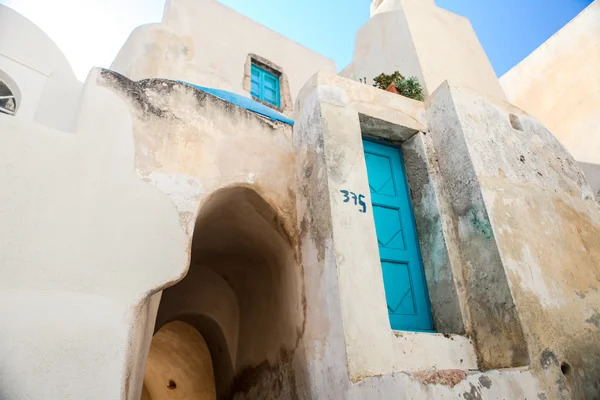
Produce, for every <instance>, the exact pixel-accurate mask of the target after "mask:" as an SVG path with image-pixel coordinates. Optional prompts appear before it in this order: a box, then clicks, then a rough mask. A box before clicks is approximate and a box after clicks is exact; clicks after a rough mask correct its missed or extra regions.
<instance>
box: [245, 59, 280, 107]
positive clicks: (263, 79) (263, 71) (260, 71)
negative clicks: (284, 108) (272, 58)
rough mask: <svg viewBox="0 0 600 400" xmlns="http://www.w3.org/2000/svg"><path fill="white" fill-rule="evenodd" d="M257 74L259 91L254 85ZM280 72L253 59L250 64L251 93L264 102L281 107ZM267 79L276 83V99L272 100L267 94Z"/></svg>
mask: <svg viewBox="0 0 600 400" xmlns="http://www.w3.org/2000/svg"><path fill="white" fill-rule="evenodd" d="M255 73H256V75H258V76H259V82H258V84H259V90H258V92H257V91H255V90H253V86H254V84H255V81H254V77H255ZM280 77H281V75H280V74H277V73H276V72H275V71H272V70H270V69H269V68H265V66H263V65H261V64H259V63H257V62H255V61H254V60H252V63H251V65H250V95H251V96H252V97H253V98H254V99H256V100H260V101H261V102H263V103H267V104H269V105H271V106H273V107H276V108H277V109H281V83H280ZM267 80H271V81H272V82H273V84H274V86H275V87H274V89H273V91H274V92H275V100H274V101H271V100H269V99H267V98H266V96H265V86H266V83H267Z"/></svg>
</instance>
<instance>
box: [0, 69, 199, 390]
mask: <svg viewBox="0 0 600 400" xmlns="http://www.w3.org/2000/svg"><path fill="white" fill-rule="evenodd" d="M96 77H97V73H96V72H92V73H91V74H90V77H89V78H88V81H87V82H86V87H85V89H84V91H83V95H82V102H81V104H80V114H79V115H78V119H77V124H76V129H75V134H72V133H69V132H64V131H58V130H54V129H51V128H48V127H44V126H42V125H41V124H38V123H36V122H34V121H26V120H24V119H21V118H18V117H11V116H6V115H0V132H1V133H2V134H1V135H0V183H1V185H2V187H3V188H4V189H3V190H2V191H0V219H1V220H2V221H3V223H2V224H1V226H0V254H1V255H2V256H1V257H0V304H1V306H0V315H1V316H2V319H3V320H5V321H11V322H10V323H7V324H4V325H3V328H2V330H1V332H0V398H3V399H28V398H36V399H42V398H44V399H84V398H85V399H98V400H100V399H107V398H111V399H118V398H125V396H127V394H128V392H129V391H131V390H134V389H135V388H133V387H128V382H127V381H128V379H129V377H128V376H131V375H132V373H135V371H134V369H135V368H134V365H135V363H136V361H137V359H138V358H139V357H140V355H139V353H138V352H139V351H140V349H141V348H143V347H144V342H145V341H147V340H149V337H148V335H147V333H148V331H147V329H146V328H147V325H148V324H150V325H151V326H153V324H154V319H153V312H154V313H155V312H156V310H154V311H152V310H151V309H152V304H151V303H149V297H148V296H149V295H151V294H152V293H154V292H156V291H158V290H159V289H160V288H161V286H165V285H167V284H168V283H169V282H173V281H174V280H176V279H177V278H179V277H180V276H181V275H182V274H183V273H184V271H185V268H186V267H187V263H188V258H187V248H188V245H189V244H188V236H187V235H186V234H185V232H184V229H183V227H182V226H181V224H180V223H179V214H178V212H177V210H176V208H175V207H174V205H173V203H172V202H171V201H170V200H169V198H168V196H167V195H164V194H162V193H160V191H158V190H156V189H155V188H152V187H151V186H150V185H149V184H147V183H145V182H143V181H142V180H141V179H140V178H138V177H137V176H136V174H135V172H134V167H133V154H134V150H133V149H134V142H133V132H132V127H131V118H130V116H129V113H128V110H127V109H126V106H125V105H124V104H123V102H122V100H120V99H119V98H118V97H117V96H116V95H115V94H112V93H110V91H109V90H107V89H105V88H101V87H98V86H97V83H96ZM106 115H110V118H106ZM149 315H151V316H150V317H149ZM150 333H151V329H150ZM146 347H147V345H146Z"/></svg>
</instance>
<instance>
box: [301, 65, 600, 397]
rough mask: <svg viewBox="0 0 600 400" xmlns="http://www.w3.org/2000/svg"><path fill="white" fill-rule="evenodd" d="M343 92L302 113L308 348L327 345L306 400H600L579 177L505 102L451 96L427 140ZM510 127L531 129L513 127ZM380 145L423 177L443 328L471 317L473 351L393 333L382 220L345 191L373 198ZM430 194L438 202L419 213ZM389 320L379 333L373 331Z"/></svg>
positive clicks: (593, 247)
mask: <svg viewBox="0 0 600 400" xmlns="http://www.w3.org/2000/svg"><path fill="white" fill-rule="evenodd" d="M349 82H350V81H346V80H343V79H340V78H329V77H327V76H324V75H322V74H319V75H318V76H316V77H314V78H313V79H311V81H309V83H307V85H306V87H305V89H304V90H303V92H302V93H301V95H300V97H299V102H298V106H297V110H296V112H297V114H296V125H295V137H294V143H295V146H296V148H297V149H298V150H297V172H296V177H297V181H298V193H297V196H298V221H299V226H300V239H301V254H302V261H303V263H304V264H305V267H306V271H307V310H308V313H307V330H306V332H307V334H306V339H307V340H308V339H309V338H314V340H316V341H317V343H326V345H325V346H322V345H321V346H318V347H316V348H315V349H313V350H310V349H307V352H306V357H307V359H308V360H309V363H310V365H311V369H310V370H309V376H310V379H311V382H312V384H311V386H312V393H318V394H319V398H332V399H333V398H340V396H342V397H344V398H355V399H371V398H387V397H390V398H393V397H398V396H400V397H402V396H405V397H406V398H431V399H437V398H441V397H445V396H449V397H457V396H459V395H460V396H462V397H464V398H467V399H502V398H515V399H516V398H540V399H567V398H573V399H579V398H595V396H597V393H598V387H597V385H598V382H597V376H598V374H597V372H596V368H597V367H596V365H597V364H598V362H597V357H598V355H599V354H600V352H599V349H598V342H597V341H596V340H594V338H596V337H597V334H598V333H597V326H596V325H597V321H596V319H597V318H596V317H595V316H596V313H597V308H598V306H599V305H600V301H599V297H598V291H597V289H598V287H597V286H598V282H599V280H598V279H597V278H598V276H600V274H599V273H598V265H600V264H598V262H597V257H598V255H597V254H596V253H598V251H600V243H599V242H598V240H599V239H598V237H600V235H598V233H599V232H598V229H600V225H599V224H598V222H599V219H600V214H599V209H598V207H597V205H596V204H595V202H594V201H593V198H592V193H591V190H590V188H589V187H588V186H587V184H586V182H585V180H584V179H583V175H582V173H581V171H580V170H579V169H578V167H577V164H576V163H575V162H574V161H573V160H572V158H571V157H570V156H569V154H568V153H567V152H566V151H565V150H564V148H563V147H562V146H561V145H560V144H559V143H558V142H557V141H556V139H555V138H554V137H553V136H552V135H551V134H550V133H549V132H548V131H547V130H546V129H545V128H543V127H542V126H541V124H539V122H537V121H535V120H534V119H533V118H531V117H529V116H527V115H526V114H525V113H523V112H522V111H520V110H518V109H516V108H514V107H511V106H509V105H506V104H504V103H500V105H496V104H494V103H491V102H488V101H487V100H484V99H483V98H482V97H480V96H479V95H476V94H473V93H472V92H470V91H467V90H460V89H456V88H450V87H449V86H447V85H444V86H442V87H441V88H440V89H438V90H437V91H436V92H435V94H434V95H433V96H432V97H431V99H430V100H429V102H428V103H427V104H426V107H427V113H428V116H429V126H428V127H427V128H426V129H425V130H424V134H419V133H417V132H416V131H413V133H412V135H411V134H410V128H407V127H406V126H404V127H402V128H398V129H392V128H391V127H392V125H393V124H391V125H390V119H385V118H384V119H379V118H373V117H372V116H369V115H368V114H367V115H363V114H361V113H356V114H353V111H354V112H356V109H355V108H354V107H356V106H357V105H361V104H363V105H364V102H365V100H366V99H367V98H368V96H369V93H370V91H371V90H375V89H373V88H369V87H368V86H365V85H361V84H359V83H352V84H351V83H349ZM380 92H381V93H382V95H389V96H392V98H393V96H394V95H392V94H388V93H385V92H383V91H380ZM396 97H399V96H396ZM359 100H360V101H359ZM374 109H376V107H374ZM408 110H410V108H408ZM388 111H391V110H388ZM398 113H399V114H400V110H398ZM511 113H512V114H514V116H513V117H512V120H513V124H514V125H515V126H516V125H517V124H516V121H517V120H518V121H519V123H520V125H522V129H523V131H521V130H517V129H515V128H513V127H512V125H511V117H510V114H511ZM357 114H358V115H357ZM391 114H393V113H390V114H388V115H391ZM409 114H410V111H409ZM404 115H405V116H406V114H404ZM380 116H381V114H380ZM363 121H364V122H365V123H364V124H361V123H362V122H363ZM413 121H414V120H413ZM381 126H385V127H386V129H380V127H381ZM378 127H379V129H378ZM363 128H366V129H363ZM369 132H370V134H369ZM377 132H385V133H386V135H389V136H388V137H387V138H386V140H388V141H391V142H396V143H401V144H402V145H403V153H404V154H405V157H406V159H407V161H408V164H426V165H425V169H426V170H427V171H428V173H429V178H428V179H425V178H422V177H421V178H419V174H421V173H422V172H423V166H422V165H421V167H419V165H416V166H415V165H413V166H411V167H410V168H409V169H411V170H412V171H413V176H412V177H411V175H410V174H409V183H410V185H411V190H412V192H413V193H412V198H413V201H414V202H415V207H416V213H417V214H421V216H422V219H421V220H419V218H418V217H417V224H418V225H419V224H422V223H423V222H431V221H433V222H434V224H433V225H432V226H434V227H436V228H435V230H436V231H438V232H440V231H441V239H440V238H436V237H433V238H431V240H432V243H436V244H437V246H440V245H442V244H444V245H445V250H444V253H447V254H446V256H444V257H447V260H446V261H444V262H445V263H446V264H449V266H448V267H447V268H449V271H451V272H452V276H451V279H450V278H449V277H445V278H444V277H443V276H442V278H443V279H446V281H447V282H448V284H451V283H453V284H454V285H455V286H456V296H457V298H458V304H456V303H455V306H454V308H453V310H454V311H449V312H448V314H450V315H454V316H458V317H459V319H462V322H463V323H464V328H465V331H466V334H467V336H468V337H470V338H472V339H473V341H474V343H473V344H471V343H469V341H468V339H466V338H465V337H464V336H454V335H446V336H447V337H444V335H439V336H438V335H427V334H419V333H410V334H409V333H403V332H393V331H391V329H390V328H389V324H387V321H386V318H385V304H384V301H383V300H381V299H380V300H381V301H379V302H378V299H379V296H381V297H383V296H382V295H383V287H379V286H382V285H381V277H380V276H378V271H379V270H378V268H379V264H378V255H377V251H376V245H375V244H374V243H375V239H374V234H373V232H371V231H370V230H371V229H372V226H373V225H372V224H373V222H372V220H371V218H368V217H369V212H367V213H366V214H363V215H361V214H360V213H359V212H358V211H357V210H354V209H353V208H354V207H352V205H350V206H348V203H343V202H341V201H340V200H339V199H338V197H339V196H338V191H339V189H340V188H341V187H342V186H343V188H344V189H348V190H353V191H355V192H356V193H363V191H364V192H366V193H368V186H367V185H366V183H365V182H362V181H361V179H365V177H366V171H365V167H364V165H363V163H364V160H363V154H362V148H361V144H360V143H361V142H360V136H361V133H362V134H369V135H374V136H377ZM419 171H420V172H419ZM416 182H419V183H421V184H422V185H418V184H415V183H416ZM423 183H424V184H423ZM340 185H341V186H340ZM366 193H365V194H366ZM427 196H429V197H431V196H433V198H430V199H429V200H423V199H424V197H427ZM432 204H433V205H435V207H433V208H432ZM419 207H421V208H420V211H419ZM427 207H429V208H427ZM433 211H435V212H433ZM365 217H367V218H365ZM366 219H369V220H370V221H364V220H366ZM422 228H423V227H419V226H418V229H422ZM356 232H360V235H358V236H359V237H360V238H358V236H357V235H356V234H355V233H356ZM421 232H422V231H421ZM370 236H373V240H372V241H373V247H369V246H371V244H370V243H369V242H370V240H368V239H369V237H370ZM421 240H422V241H421V244H422V245H423V239H421ZM442 247H444V246H441V247H433V248H434V249H436V248H442ZM422 250H424V251H431V252H432V254H435V250H431V249H430V250H427V249H423V248H422ZM438 252H439V250H438ZM444 257H439V256H438V259H437V260H438V261H439V260H444ZM424 259H426V258H425V257H424ZM429 263H430V262H429ZM426 264H427V262H426ZM426 269H427V266H426ZM311 271H314V273H313V274H311ZM446 271H448V270H446ZM428 279H431V275H430V274H429V273H428ZM313 286H315V288H313ZM316 288H319V289H317V290H315V289H316ZM323 288H326V289H323ZM430 288H431V286H430ZM313 290H314V291H313ZM447 293H448V292H445V293H442V295H445V294H447ZM367 295H368V296H369V298H367ZM450 298H452V296H451V297H450ZM378 303H380V304H378ZM442 303H443V302H442ZM379 310H381V311H382V314H384V316H381V315H379V314H378V311H379ZM328 313H330V314H329V319H328V320H327V321H328V322H327V324H324V323H323V321H324V320H326V317H324V315H327V314H328ZM380 316H381V320H382V321H385V322H381V323H378V322H377V321H378V320H377V318H378V317H380ZM448 324H449V325H452V322H449V323H448ZM386 331H387V332H388V334H391V335H393V339H392V341H391V342H390V341H389V340H388V339H387V338H386V337H385V332H386ZM444 339H445V340H447V342H446V341H443V340H444ZM402 341H403V342H405V343H410V345H408V346H406V347H402V345H401V343H402ZM428 341H431V342H428ZM436 341H437V342H436ZM452 342H454V343H453V344H452V345H451V346H450V347H446V346H449V344H448V343H452ZM342 343H343V344H344V346H342ZM388 343H392V347H388ZM460 346H466V348H467V349H471V351H472V349H473V348H474V349H475V353H474V354H476V355H477V360H473V361H468V363H471V362H472V364H469V365H461V362H463V361H466V360H468V359H469V358H468V354H469V352H468V351H467V352H465V353H464V354H465V355H466V356H465V358H464V360H463V359H461V360H456V359H455V358H454V357H456V355H457V354H460V352H461V351H463V352H464V351H465V350H464V349H463V350H461V349H460ZM422 348H423V349H426V348H429V349H436V350H435V351H432V352H430V353H427V352H425V353H423V352H422V351H420V350H417V349H422ZM316 349H322V350H321V351H317V350H316ZM390 354H395V355H396V357H398V358H397V359H396V360H394V359H390V358H389V355H390ZM340 358H341V360H340ZM562 363H564V364H562ZM566 364H568V366H569V367H567V366H566ZM561 366H562V370H561ZM506 367H518V368H506ZM569 368H570V369H569ZM477 369H484V370H487V371H485V372H476V371H474V370H477ZM489 369H491V370H489ZM567 369H569V370H567ZM340 393H342V395H340Z"/></svg>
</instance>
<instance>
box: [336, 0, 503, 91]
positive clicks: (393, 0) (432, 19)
mask: <svg viewBox="0 0 600 400" xmlns="http://www.w3.org/2000/svg"><path fill="white" fill-rule="evenodd" d="M376 3H377V2H375V3H374V4H376ZM465 60H469V62H465ZM394 71H399V72H400V73H402V74H404V75H405V76H416V77H417V78H418V79H419V82H421V84H422V85H423V88H424V92H425V96H426V97H427V96H429V95H430V94H431V93H433V91H434V90H435V89H436V88H437V87H438V86H440V84H442V82H444V81H449V82H451V83H452V84H454V85H456V86H459V87H467V88H471V89H474V90H477V91H478V92H480V93H482V94H483V95H485V96H487V97H490V98H493V99H499V100H504V99H505V95H504V92H503V91H502V88H501V87H500V84H499V83H498V79H497V78H496V74H495V73H494V70H493V69H492V66H491V64H490V62H489V60H488V59H487V57H486V55H485V52H484V51H483V48H482V47H481V45H480V44H479V41H478V40H477V36H476V35H475V32H474V31H473V28H472V27H471V24H470V22H469V20H467V19H466V18H464V17H461V16H458V15H456V14H453V13H451V12H449V11H446V10H444V9H442V8H439V7H437V6H436V5H435V3H434V2H433V1H425V0H385V1H384V2H383V3H381V5H379V6H378V8H377V10H376V12H375V13H374V14H373V16H372V17H371V19H370V20H369V21H368V22H367V23H366V24H365V26H363V27H362V28H361V29H360V30H359V32H358V33H357V35H356V44H355V48H354V57H353V59H352V63H351V64H350V65H349V66H348V67H346V68H345V69H344V70H343V71H342V72H341V75H342V76H344V77H347V78H350V79H353V80H359V79H364V78H366V79H367V82H368V84H369V85H370V84H372V79H373V78H375V77H376V76H377V75H379V74H380V73H382V72H383V73H387V74H390V73H392V72H394Z"/></svg>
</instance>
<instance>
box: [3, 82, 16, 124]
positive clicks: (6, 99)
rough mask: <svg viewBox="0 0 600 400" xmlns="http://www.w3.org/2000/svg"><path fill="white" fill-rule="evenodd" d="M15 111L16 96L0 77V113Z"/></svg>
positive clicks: (12, 113)
mask: <svg viewBox="0 0 600 400" xmlns="http://www.w3.org/2000/svg"><path fill="white" fill-rule="evenodd" d="M16 112H17V98H16V97H15V95H14V93H13V92H12V91H11V90H10V88H9V87H8V85H7V84H6V83H5V82H4V81H3V80H2V78H0V113H2V114H8V115H15V113H16Z"/></svg>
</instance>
